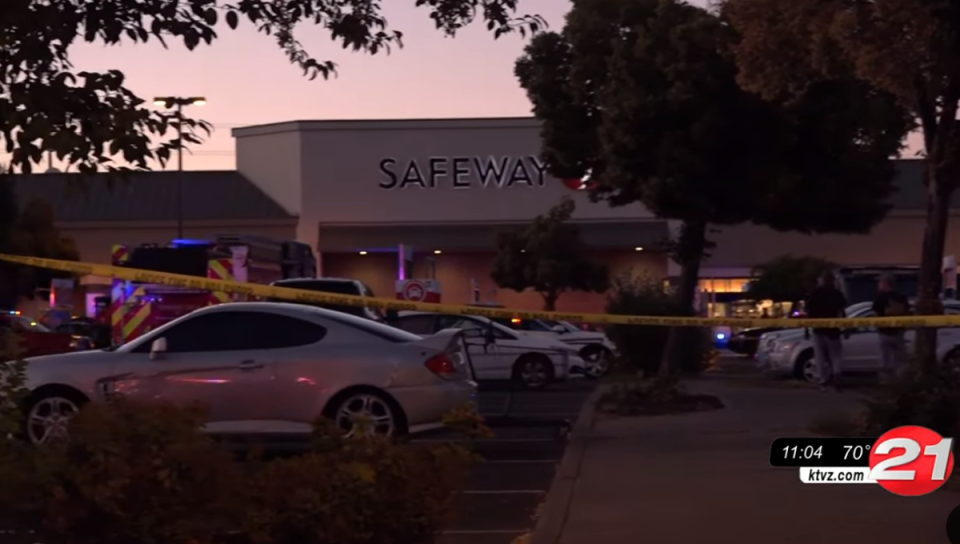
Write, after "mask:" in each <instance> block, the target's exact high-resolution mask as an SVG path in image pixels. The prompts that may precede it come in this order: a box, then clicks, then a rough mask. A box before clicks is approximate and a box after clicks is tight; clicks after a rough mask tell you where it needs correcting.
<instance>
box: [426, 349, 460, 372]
mask: <svg viewBox="0 0 960 544" xmlns="http://www.w3.org/2000/svg"><path fill="white" fill-rule="evenodd" d="M424 365H425V366H426V367H427V369H428V370H430V372H433V373H434V374H436V375H437V376H442V377H447V376H449V375H450V374H456V372H457V367H456V366H454V364H453V361H451V360H450V357H448V356H447V354H446V353H441V354H440V355H434V356H433V357H431V358H429V359H427V362H426V363H424Z"/></svg>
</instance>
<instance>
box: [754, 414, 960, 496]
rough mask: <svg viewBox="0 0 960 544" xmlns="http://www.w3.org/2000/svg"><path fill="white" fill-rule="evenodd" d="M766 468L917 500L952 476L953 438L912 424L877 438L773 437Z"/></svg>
mask: <svg viewBox="0 0 960 544" xmlns="http://www.w3.org/2000/svg"><path fill="white" fill-rule="evenodd" d="M770 465H771V466H774V467H798V468H799V469H800V481H801V482H803V483H805V484H879V485H880V487H882V488H884V489H886V490H887V491H889V492H891V493H894V494H897V495H901V496H904V497H918V496H920V495H927V494H929V493H932V492H934V491H936V490H937V489H939V488H940V487H941V486H943V484H944V483H945V482H946V481H947V478H949V477H950V474H951V473H952V472H953V438H944V437H942V436H940V434H939V433H937V432H935V431H932V430H930V429H927V428H926V427H919V426H914V425H908V426H904V427H897V428H895V429H891V430H889V431H887V432H886V433H884V434H883V435H882V436H880V437H879V438H827V437H806V438H778V439H776V440H774V442H773V445H772V446H771V448H770Z"/></svg>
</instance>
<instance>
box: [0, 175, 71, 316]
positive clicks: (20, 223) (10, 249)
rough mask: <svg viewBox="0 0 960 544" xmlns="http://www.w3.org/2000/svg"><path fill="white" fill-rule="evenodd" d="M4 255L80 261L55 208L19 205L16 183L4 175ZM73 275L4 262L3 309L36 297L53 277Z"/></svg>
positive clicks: (0, 233) (0, 276) (0, 240)
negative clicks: (37, 291) (61, 228)
mask: <svg viewBox="0 0 960 544" xmlns="http://www.w3.org/2000/svg"><path fill="white" fill-rule="evenodd" d="M0 207H2V208H3V209H0V253H10V254H14V255H27V256H30V257H46V258H50V259H63V260H70V261H75V260H78V259H79V258H80V255H79V253H78V251H77V248H76V246H75V245H74V243H73V240H71V239H70V238H67V237H64V236H62V235H61V233H60V231H59V229H57V227H56V225H55V224H54V219H55V218H54V216H53V208H52V207H51V206H50V204H49V203H48V202H46V201H43V200H31V201H29V202H27V203H26V205H24V206H23V207H22V208H21V207H20V206H19V202H18V200H17V197H16V194H15V193H14V190H13V183H12V182H11V181H10V178H9V177H7V176H5V175H3V174H2V173H0ZM67 277H71V276H70V275H69V274H66V273H63V272H57V271H53V270H44V269H39V268H33V267H26V266H19V265H14V264H10V263H7V262H0V309H4V308H12V307H14V306H15V305H16V303H17V301H18V300H19V299H20V298H23V297H26V298H32V297H33V296H34V295H35V293H36V290H37V289H41V288H42V289H47V288H49V287H50V281H51V280H52V279H53V278H67Z"/></svg>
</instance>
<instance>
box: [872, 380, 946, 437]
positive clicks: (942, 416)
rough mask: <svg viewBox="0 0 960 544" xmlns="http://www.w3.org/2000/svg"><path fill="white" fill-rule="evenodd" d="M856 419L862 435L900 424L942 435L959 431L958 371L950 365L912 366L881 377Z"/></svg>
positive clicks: (877, 432)
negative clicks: (878, 385)
mask: <svg viewBox="0 0 960 544" xmlns="http://www.w3.org/2000/svg"><path fill="white" fill-rule="evenodd" d="M865 402H866V410H865V411H864V413H863V415H862V417H861V418H860V421H861V424H862V426H863V429H862V430H861V432H862V433H863V435H864V436H880V435H881V434H883V433H884V432H886V431H889V430H890V429H893V428H895V427H899V426H901V425H920V426H923V427H927V428H929V429H932V430H934V431H937V432H938V433H940V434H941V435H943V436H956V435H957V433H958V432H960V372H958V371H957V368H956V367H954V366H952V365H943V366H938V367H935V368H932V369H925V370H919V369H917V368H916V366H915V365H911V366H910V368H909V369H907V370H906V371H905V372H903V373H902V374H901V375H900V376H897V377H895V378H891V379H888V380H885V381H884V382H883V383H882V384H881V386H880V387H879V388H877V389H876V390H875V391H874V392H873V393H872V394H871V395H869V396H868V397H867V399H866V401H865Z"/></svg>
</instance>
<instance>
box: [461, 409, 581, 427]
mask: <svg viewBox="0 0 960 544" xmlns="http://www.w3.org/2000/svg"><path fill="white" fill-rule="evenodd" d="M480 415H481V416H483V417H529V418H543V419H546V418H563V419H569V418H576V417H577V416H579V415H580V414H579V413H577V412H520V413H517V412H509V413H506V414H505V413H503V412H486V413H481V414H480ZM549 426H550V425H548V424H544V427H549Z"/></svg>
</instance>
